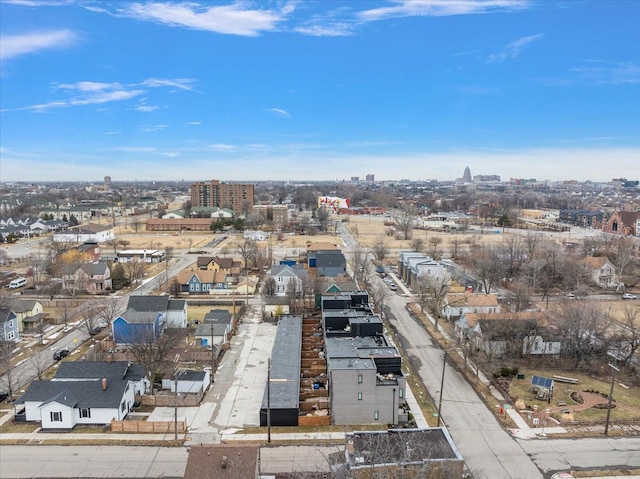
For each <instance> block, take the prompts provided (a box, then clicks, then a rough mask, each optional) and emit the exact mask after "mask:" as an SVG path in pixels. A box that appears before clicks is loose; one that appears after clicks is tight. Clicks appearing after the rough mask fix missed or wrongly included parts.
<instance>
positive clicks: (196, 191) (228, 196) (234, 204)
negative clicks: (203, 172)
mask: <svg viewBox="0 0 640 479" xmlns="http://www.w3.org/2000/svg"><path fill="white" fill-rule="evenodd" d="M253 187H254V185H248V184H242V183H220V181H219V180H211V181H209V182H204V181H200V182H197V183H194V184H192V185H191V206H217V207H219V208H229V209H231V210H233V211H234V213H235V214H236V215H246V214H247V213H249V212H250V211H251V208H252V207H253Z"/></svg>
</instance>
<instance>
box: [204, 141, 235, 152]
mask: <svg viewBox="0 0 640 479" xmlns="http://www.w3.org/2000/svg"><path fill="white" fill-rule="evenodd" d="M208 148H209V149H211V150H221V151H230V150H235V149H236V146H235V145H228V144H226V143H212V144H210V145H208Z"/></svg>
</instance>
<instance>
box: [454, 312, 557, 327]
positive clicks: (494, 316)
mask: <svg viewBox="0 0 640 479" xmlns="http://www.w3.org/2000/svg"><path fill="white" fill-rule="evenodd" d="M461 319H465V320H466V323H467V325H468V326H469V327H470V328H473V327H474V326H475V325H476V324H477V323H478V321H480V320H486V321H505V320H506V321H513V322H518V321H527V320H535V321H536V322H537V323H538V325H539V326H540V327H544V326H545V324H544V323H545V319H544V315H543V314H542V313H541V312H539V311H518V312H517V313H514V312H511V311H505V312H502V313H466V314H464V315H463V316H462V318H461ZM461 324H462V323H461Z"/></svg>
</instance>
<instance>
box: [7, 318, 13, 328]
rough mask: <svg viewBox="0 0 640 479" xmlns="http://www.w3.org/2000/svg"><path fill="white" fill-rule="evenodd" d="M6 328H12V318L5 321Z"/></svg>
mask: <svg viewBox="0 0 640 479" xmlns="http://www.w3.org/2000/svg"><path fill="white" fill-rule="evenodd" d="M7 328H9V329H13V319H10V320H9V321H7Z"/></svg>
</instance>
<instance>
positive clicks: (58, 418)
mask: <svg viewBox="0 0 640 479" xmlns="http://www.w3.org/2000/svg"><path fill="white" fill-rule="evenodd" d="M49 414H50V415H51V422H62V412H61V411H51V412H50V413H49Z"/></svg>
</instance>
